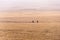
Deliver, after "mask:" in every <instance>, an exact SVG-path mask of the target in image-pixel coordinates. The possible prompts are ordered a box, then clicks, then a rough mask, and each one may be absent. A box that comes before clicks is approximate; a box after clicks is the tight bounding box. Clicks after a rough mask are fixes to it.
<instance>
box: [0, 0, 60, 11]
mask: <svg viewBox="0 0 60 40" xmlns="http://www.w3.org/2000/svg"><path fill="white" fill-rule="evenodd" d="M19 9H48V10H50V9H60V0H0V10H19Z"/></svg>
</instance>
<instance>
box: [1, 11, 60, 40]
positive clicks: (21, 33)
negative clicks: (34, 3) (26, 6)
mask: <svg viewBox="0 0 60 40" xmlns="http://www.w3.org/2000/svg"><path fill="white" fill-rule="evenodd" d="M4 13H5V14H4ZM4 13H3V12H2V14H1V16H0V40H60V14H59V13H60V12H59V11H48V12H47V11H44V12H43V11H21V12H4ZM8 13H10V14H8ZM20 13H21V14H20ZM32 20H34V21H35V23H32V22H31V21H32ZM36 20H38V21H39V23H36ZM1 21H2V22H1ZM7 21H8V22H7ZM13 21H14V22H13Z"/></svg>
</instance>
